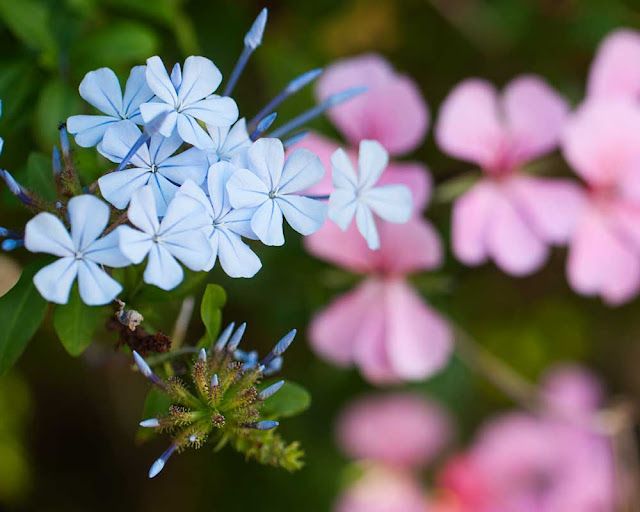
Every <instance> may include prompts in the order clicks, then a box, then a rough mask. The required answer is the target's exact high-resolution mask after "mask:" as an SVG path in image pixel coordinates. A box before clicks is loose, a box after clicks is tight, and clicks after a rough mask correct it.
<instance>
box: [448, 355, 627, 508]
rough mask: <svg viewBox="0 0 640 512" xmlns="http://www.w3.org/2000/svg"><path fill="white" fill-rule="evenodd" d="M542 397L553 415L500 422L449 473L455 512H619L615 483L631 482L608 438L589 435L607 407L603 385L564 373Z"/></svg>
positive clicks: (555, 374) (554, 375)
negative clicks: (617, 465) (616, 461)
mask: <svg viewBox="0 0 640 512" xmlns="http://www.w3.org/2000/svg"><path fill="white" fill-rule="evenodd" d="M541 389H542V398H543V402H544V403H543V405H547V407H548V408H549V410H550V411H551V412H550V413H548V414H546V415H545V414H543V415H542V416H533V415H530V414H526V413H520V412H514V413H507V414H504V415H501V416H499V417H497V418H495V419H493V420H492V421H490V422H489V423H488V424H487V425H485V426H484V427H483V428H482V429H481V431H480V432H479V434H478V435H477V437H476V440H475V442H474V443H473V445H472V446H471V447H470V449H469V450H468V451H467V452H466V453H464V454H462V455H459V456H457V457H455V458H454V459H452V461H451V462H450V463H449V464H447V465H446V466H445V468H444V469H443V471H442V472H441V475H440V482H441V485H442V486H443V487H444V488H446V489H447V490H448V491H449V493H451V494H450V497H449V498H446V496H447V495H445V499H450V500H451V501H453V502H454V503H455V505H456V506H452V507H451V510H455V511H457V512H490V511H495V510H500V511H501V512H525V511H526V512H528V511H531V510H536V511H539V512H556V511H560V510H601V511H613V510H616V497H615V484H616V478H618V479H620V478H625V476H624V475H619V474H618V475H616V469H615V465H614V455H613V453H612V448H611V446H610V444H609V442H608V440H607V439H606V437H605V436H604V435H602V434H600V433H598V432H596V431H594V430H590V429H592V428H593V425H594V422H593V421H590V420H592V419H593V418H594V416H595V414H596V413H597V411H598V407H599V406H600V404H601V402H602V394H601V388H600V386H599V384H598V383H597V382H596V381H595V379H594V378H593V377H592V376H591V375H590V374H589V373H588V372H586V371H585V370H584V369H581V368H576V367H572V366H569V367H564V366H563V367H558V368H556V369H554V370H553V371H552V372H550V373H549V374H548V375H547V376H546V377H545V378H544V380H543V382H542V386H541ZM618 481H620V480H618ZM436 510H440V509H439V508H436ZM442 510H447V509H446V508H443V509H442Z"/></svg>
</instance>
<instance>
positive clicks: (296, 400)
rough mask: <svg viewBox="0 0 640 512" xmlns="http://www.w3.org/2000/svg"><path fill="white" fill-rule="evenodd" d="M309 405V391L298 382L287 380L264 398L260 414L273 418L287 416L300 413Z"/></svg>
mask: <svg viewBox="0 0 640 512" xmlns="http://www.w3.org/2000/svg"><path fill="white" fill-rule="evenodd" d="M264 387H266V386H264ZM310 406H311V395H310V394H309V392H308V391H307V390H306V389H304V388H303V387H302V386H300V385H299V384H296V383H294V382H289V381H287V382H285V383H284V385H283V386H282V387H281V388H280V390H279V391H278V392H277V393H276V394H275V395H273V396H271V397H269V398H267V399H266V400H265V404H264V407H263V408H262V414H264V415H265V416H269V417H274V418H289V417H291V416H297V415H299V414H302V413H303V412H304V411H306V410H307V409H308V408H309V407H310Z"/></svg>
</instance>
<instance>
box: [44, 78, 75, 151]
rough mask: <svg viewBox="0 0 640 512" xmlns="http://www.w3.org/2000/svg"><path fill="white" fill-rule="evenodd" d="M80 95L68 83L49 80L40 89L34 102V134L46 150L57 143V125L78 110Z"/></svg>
mask: <svg viewBox="0 0 640 512" xmlns="http://www.w3.org/2000/svg"><path fill="white" fill-rule="evenodd" d="M79 98H80V97H79V96H78V94H77V92H76V91H74V90H73V89H72V88H71V87H70V86H69V85H68V84H66V83H64V82H62V81H61V80H57V79H54V80H51V81H50V82H48V83H47V84H46V85H45V86H44V87H43V88H42V90H41V91H40V96H39V98H38V102H37V104H36V116H35V122H36V126H35V129H36V134H37V136H38V140H39V142H40V144H41V146H42V147H43V148H46V149H47V151H49V150H50V149H51V147H52V146H55V145H56V144H58V143H59V135H58V125H59V124H60V123H63V122H65V121H66V120H67V118H68V117H69V116H70V115H73V114H76V113H78V112H79V104H80V99H79Z"/></svg>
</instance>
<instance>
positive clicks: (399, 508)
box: [334, 466, 429, 512]
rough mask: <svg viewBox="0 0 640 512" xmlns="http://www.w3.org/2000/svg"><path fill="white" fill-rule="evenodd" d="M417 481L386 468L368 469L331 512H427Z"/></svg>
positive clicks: (423, 496)
mask: <svg viewBox="0 0 640 512" xmlns="http://www.w3.org/2000/svg"><path fill="white" fill-rule="evenodd" d="M428 510H429V509H428V504H427V500H426V497H425V493H424V490H423V489H422V488H421V487H420V484H419V482H418V481H417V479H416V478H415V477H414V476H413V475H411V474H409V473H405V472H401V471H396V470H392V469H390V468H386V467H382V466H381V467H378V466H374V467H371V468H367V469H366V470H365V473H364V475H363V476H362V477H361V478H360V479H359V480H357V481H356V482H355V484H354V485H352V486H351V487H350V488H349V489H347V491H346V492H345V493H344V494H343V495H342V496H341V497H340V498H339V499H338V503H337V504H336V506H335V508H334V512H428Z"/></svg>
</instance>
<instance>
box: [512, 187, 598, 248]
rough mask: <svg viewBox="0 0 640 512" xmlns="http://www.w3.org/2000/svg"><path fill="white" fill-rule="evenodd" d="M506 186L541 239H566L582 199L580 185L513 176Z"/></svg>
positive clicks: (560, 240)
mask: <svg viewBox="0 0 640 512" xmlns="http://www.w3.org/2000/svg"><path fill="white" fill-rule="evenodd" d="M508 190H509V195H510V197H511V198H512V200H513V201H514V203H515V204H517V208H518V210H519V211H520V212H521V214H523V215H524V217H525V218H526V219H527V221H528V223H529V225H530V227H532V228H533V230H534V231H535V232H536V234H537V235H538V236H539V237H540V238H541V239H543V240H545V241H546V242H549V243H552V244H565V243H567V242H568V240H569V239H570V237H571V235H572V234H573V232H574V230H575V227H576V224H577V221H578V218H579V215H580V213H581V211H582V208H583V207H584V204H585V201H586V191H585V190H583V188H582V187H580V186H579V185H578V184H577V183H576V182H574V181H570V180H563V179H550V178H537V177H530V176H514V177H513V178H511V179H510V180H509V182H508Z"/></svg>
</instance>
